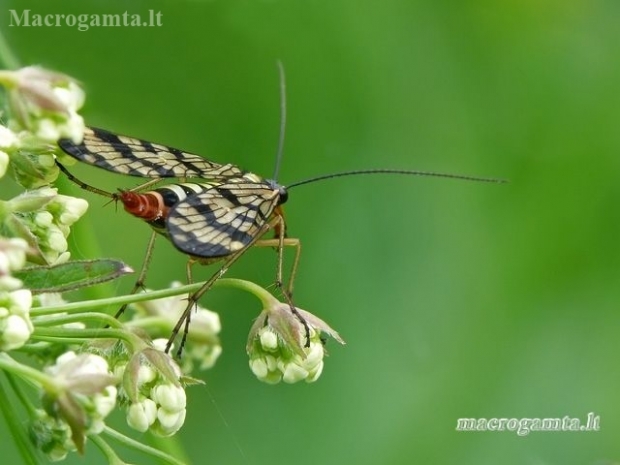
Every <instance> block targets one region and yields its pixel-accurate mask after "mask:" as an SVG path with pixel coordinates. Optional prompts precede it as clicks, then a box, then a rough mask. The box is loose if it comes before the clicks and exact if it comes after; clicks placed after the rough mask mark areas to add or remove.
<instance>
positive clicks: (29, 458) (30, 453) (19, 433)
mask: <svg viewBox="0 0 620 465" xmlns="http://www.w3.org/2000/svg"><path fill="white" fill-rule="evenodd" d="M10 381H11V380H9V382H10ZM0 398H2V402H0V411H1V412H2V415H3V416H4V419H5V421H6V424H7V426H8V427H9V431H10V432H11V437H12V439H13V440H14V441H15V445H16V446H17V449H18V450H19V452H20V454H21V457H22V460H23V462H24V463H25V464H27V465H36V464H37V463H39V459H38V457H37V456H36V454H35V451H34V448H33V447H32V443H31V442H30V441H29V439H28V436H27V434H26V430H25V428H24V425H23V421H22V420H21V419H20V418H19V415H18V414H17V412H16V411H15V404H14V403H13V402H10V400H9V395H8V392H6V390H5V389H4V385H3V384H2V383H0Z"/></svg>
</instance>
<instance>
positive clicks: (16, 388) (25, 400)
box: [5, 373, 37, 417]
mask: <svg viewBox="0 0 620 465" xmlns="http://www.w3.org/2000/svg"><path fill="white" fill-rule="evenodd" d="M5 376H6V379H7V380H8V382H9V384H10V385H11V388H12V389H13V392H15V395H16V396H17V398H18V399H19V401H20V402H21V404H22V405H23V406H24V408H25V409H26V410H28V413H29V414H30V416H32V417H34V416H35V414H36V412H37V408H36V407H35V406H34V405H33V404H32V402H31V401H30V398H29V397H28V396H27V395H26V393H25V392H24V390H23V389H22V387H21V386H20V385H19V384H18V383H17V380H16V379H15V376H13V375H12V374H11V373H5Z"/></svg>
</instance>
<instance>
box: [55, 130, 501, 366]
mask: <svg viewBox="0 0 620 465" xmlns="http://www.w3.org/2000/svg"><path fill="white" fill-rule="evenodd" d="M58 145H59V147H60V148H61V149H62V150H63V151H64V152H66V153H67V154H69V155H71V156H72V157H75V158H77V159H78V160H80V161H83V162H85V163H88V164H90V165H94V166H98V167H100V168H103V169H106V170H108V171H113V172H116V173H121V174H126V175H131V176H139V177H145V178H153V180H152V181H150V182H149V183H147V185H152V184H154V183H157V182H159V181H161V180H162V179H163V178H181V179H184V180H185V181H186V182H181V183H174V184H169V185H167V186H163V187H160V188H157V189H154V190H151V191H143V192H136V191H135V190H130V191H120V193H119V194H109V193H107V192H105V191H101V190H99V189H96V188H94V187H92V186H89V185H87V184H85V183H82V182H81V181H79V180H77V179H76V178H75V177H74V176H73V175H71V173H69V172H68V171H67V170H66V169H65V168H64V167H63V166H62V165H59V166H60V168H61V169H62V171H63V172H65V174H67V175H68V176H69V178H70V179H71V180H73V181H74V182H76V183H78V184H79V185H80V186H82V187H84V188H86V189H88V190H91V191H93V192H95V193H98V194H101V195H106V196H108V197H112V198H114V199H117V200H120V201H121V202H122V203H123V205H124V208H125V210H126V211H127V212H129V213H130V214H132V215H134V216H136V217H138V218H141V219H142V220H144V221H146V222H147V223H148V224H149V225H150V226H151V227H152V228H153V231H154V232H153V234H152V236H151V240H150V241H149V245H148V248H147V258H146V260H145V263H144V265H143V268H142V271H141V272H140V276H139V278H138V282H137V283H136V285H135V286H134V290H133V292H135V291H137V290H138V289H139V288H140V287H141V286H142V283H143V280H144V276H145V273H146V268H147V266H148V261H149V259H150V253H151V250H152V247H153V243H154V239H155V236H156V235H157V234H161V235H163V236H165V237H167V238H168V239H169V240H170V241H171V242H172V243H173V244H174V246H175V247H176V248H177V249H179V250H180V251H181V252H183V253H186V254H188V255H189V256H190V261H189V262H188V279H190V280H191V272H190V267H191V264H192V263H194V262H200V263H203V264H209V263H213V262H217V261H223V265H222V267H221V268H220V270H219V271H218V272H216V273H215V274H214V275H213V276H212V277H211V278H210V279H209V280H208V281H207V282H206V283H205V284H204V285H203V286H202V287H201V288H200V289H199V290H198V291H197V292H195V293H194V294H193V295H191V296H190V297H189V299H188V300H189V301H188V305H187V308H186V310H185V311H184V313H183V314H182V316H181V317H180V319H179V320H178V323H177V324H176V325H175V328H174V329H173V332H172V335H171V336H170V339H169V341H168V345H167V348H166V351H169V350H170V348H171V345H172V343H173V341H174V340H175V338H176V336H177V334H178V333H179V331H180V330H181V328H182V327H183V326H184V332H183V336H182V339H181V343H180V345H179V349H178V350H177V355H180V354H181V352H182V349H183V345H184V344H185V340H186V337H187V333H188V330H189V323H190V320H191V310H192V308H193V306H194V304H195V303H196V302H197V301H198V299H200V298H201V297H202V295H204V294H205V293H206V292H207V291H208V290H209V288H210V287H211V286H212V285H213V283H214V282H215V281H216V280H217V279H218V278H219V277H221V276H222V275H223V274H224V273H225V272H226V270H227V269H228V268H229V267H230V266H231V265H232V264H233V263H234V262H235V261H236V260H237V259H238V258H239V257H240V256H241V255H242V254H243V253H244V252H245V251H246V250H247V249H248V248H250V247H251V246H269V247H275V248H277V251H278V265H277V272H276V285H277V286H278V288H280V290H281V291H282V292H283V295H284V297H285V299H286V300H287V301H288V303H289V304H290V306H291V309H292V311H295V307H294V306H293V304H292V301H291V294H292V290H293V284H294V277H295V273H296V270H297V265H298V262H299V255H300V250H301V249H300V242H299V240H298V239H296V238H289V237H287V236H286V223H285V220H284V213H283V210H282V205H283V204H284V203H285V202H286V201H287V200H288V191H289V190H290V189H291V188H294V187H297V186H300V185H303V184H309V183H313V182H317V181H322V180H325V179H330V178H336V177H341V176H353V175H362V174H379V173H389V174H407V175H419V176H434V177H444V178H453V179H463V180H470V181H482V182H502V181H501V180H497V179H489V178H479V177H471V176H461V175H452V174H445V173H434V172H425V171H415V170H392V169H379V170H357V171H347V172H341V173H333V174H328V175H324V176H318V177H314V178H310V179H306V180H304V181H300V182H297V183H294V184H289V185H288V187H285V186H283V185H280V184H278V183H277V182H276V181H274V180H270V179H264V178H261V177H260V176H258V175H256V174H254V173H251V172H248V171H244V170H242V169H240V168H239V167H237V166H235V165H232V164H218V163H215V162H213V161H209V160H206V159H204V158H202V157H200V156H199V155H195V154H192V153H188V152H184V151H181V150H178V149H175V148H172V147H168V146H166V145H161V144H155V143H152V142H148V141H145V140H141V139H135V138H131V137H126V136H120V135H117V134H115V133H112V132H109V131H106V130H103V129H96V128H87V129H86V132H85V134H84V139H83V141H82V142H81V143H79V144H76V143H74V142H72V141H71V140H69V139H62V140H60V141H59V142H58ZM194 179H199V181H197V182H188V181H193V180H194ZM270 230H273V231H274V238H273V239H265V238H264V236H265V234H266V233H267V232H268V231H270ZM284 247H294V248H295V250H296V251H295V258H294V261H293V264H292V267H291V275H290V278H289V281H288V285H287V288H286V289H285V288H284V286H283V282H282V266H283V265H282V262H283V258H282V257H283V248H284ZM123 310H124V308H122V309H121V310H120V311H119V312H118V313H117V315H120V313H122V311H123ZM298 318H300V319H301V320H302V323H304V327H305V328H306V340H307V341H308V337H309V334H308V331H309V329H308V327H307V324H305V321H303V318H302V317H301V316H300V315H298Z"/></svg>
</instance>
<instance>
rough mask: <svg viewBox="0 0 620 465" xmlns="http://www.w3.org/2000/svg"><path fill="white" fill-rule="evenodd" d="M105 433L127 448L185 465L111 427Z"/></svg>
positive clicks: (106, 428)
mask: <svg viewBox="0 0 620 465" xmlns="http://www.w3.org/2000/svg"><path fill="white" fill-rule="evenodd" d="M103 433H104V434H106V435H107V436H109V437H111V438H113V439H116V440H117V441H119V442H120V443H122V444H124V445H125V446H127V447H131V448H132V449H135V450H139V451H140V452H144V453H145V454H149V455H152V456H153V457H157V458H159V459H161V460H164V461H166V462H168V463H171V464H173V465H184V464H183V462H181V461H179V460H177V459H176V458H174V457H172V456H171V455H168V454H165V453H164V452H161V451H159V450H157V449H153V448H152V447H149V446H147V445H145V444H143V443H141V442H138V441H136V440H134V439H131V438H129V437H127V436H125V435H124V434H121V433H119V432H118V431H116V430H113V429H112V428H110V427H109V426H106V427H105V429H104V430H103Z"/></svg>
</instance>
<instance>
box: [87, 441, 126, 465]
mask: <svg viewBox="0 0 620 465" xmlns="http://www.w3.org/2000/svg"><path fill="white" fill-rule="evenodd" d="M88 438H89V439H90V440H91V441H92V442H93V444H95V446H97V448H98V449H99V450H100V451H101V453H102V454H103V455H104V456H105V458H106V459H107V461H108V464H109V465H124V464H125V462H123V461H122V460H121V459H120V458H119V456H118V455H116V452H114V449H112V448H111V447H110V445H109V444H108V443H107V442H105V441H104V440H103V438H101V437H100V436H99V435H92V436H88Z"/></svg>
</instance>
